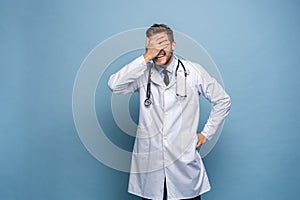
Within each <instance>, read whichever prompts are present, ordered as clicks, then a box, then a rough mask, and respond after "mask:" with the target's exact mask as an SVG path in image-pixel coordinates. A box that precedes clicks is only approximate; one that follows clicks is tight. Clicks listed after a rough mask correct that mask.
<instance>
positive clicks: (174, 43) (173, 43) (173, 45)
mask: <svg viewBox="0 0 300 200" xmlns="http://www.w3.org/2000/svg"><path fill="white" fill-rule="evenodd" d="M175 49H176V42H172V51H175Z"/></svg>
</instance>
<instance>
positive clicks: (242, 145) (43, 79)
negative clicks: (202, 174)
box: [0, 0, 300, 200]
mask: <svg viewBox="0 0 300 200" xmlns="http://www.w3.org/2000/svg"><path fill="white" fill-rule="evenodd" d="M299 11H300V4H299V2H298V1H296V0H278V1H271V0H248V1H238V0H228V1H215V0H212V1H208V0H207V1H204V0H199V1H196V0H195V1H192V0H191V1H144V0H131V1H121V0H118V1H117V0H112V1H96V0H95V1H89V0H88V1H73V0H63V1H59V0H51V1H38V0H27V1H16V0H6V1H5V0H2V1H1V2H0V34H1V35H0V36H1V37H0V58H1V59H0V66H1V72H0V92H1V93H0V113H1V116H0V134H1V136H0V199H3V200H12V199H25V200H27V199H28V200H35V199H38V200H40V199H55V200H65V199H72V200H76V199H80V200H81V199H84V200H96V199H97V200H98V199H108V200H115V199H122V200H123V199H133V200H136V199H139V198H137V197H135V196H133V195H130V194H128V193H127V181H128V174H127V173H122V172H118V171H115V170H113V169H110V168H108V167H106V166H104V165H103V164H101V163H100V162H98V161H97V160H96V159H94V158H93V157H92V156H91V155H90V154H89V153H88V152H87V150H86V149H85V147H84V146H83V145H82V143H81V141H80V139H79V137H78V135H77V132H76V129H75V126H74V122H73V117H72V107H71V105H72V89H73V83H74V80H75V76H76V73H77V70H78V69H79V66H80V64H81V63H82V62H83V60H84V58H85V57H86V56H87V55H88V53H89V52H90V51H91V50H92V49H93V48H94V47H95V46H96V45H98V44H99V43H100V42H102V41H104V40H105V39H107V38H108V37H110V36H112V35H114V34H117V33H119V32H121V31H125V30H128V29H132V28H140V27H147V26H149V25H151V24H153V23H155V22H162V23H167V24H168V25H169V26H171V27H172V28H173V29H175V30H177V31H180V32H183V33H185V34H187V35H189V36H190V37H192V38H193V39H195V40H196V41H197V42H198V43H200V44H201V45H203V46H204V48H205V49H206V50H207V51H208V52H209V54H210V55H211V57H212V58H213V60H214V61H215V63H216V64H217V66H218V68H219V70H220V72H221V74H222V77H223V81H224V83H225V87H226V90H227V91H228V93H229V94H230V96H231V97H232V110H231V113H230V115H229V117H228V118H227V121H226V124H225V126H224V129H223V133H222V135H221V137H220V139H219V141H218V143H217V145H216V146H215V148H214V149H213V151H212V152H211V153H210V154H209V155H208V156H207V157H206V158H205V159H204V162H205V165H206V168H207V170H208V174H209V177H210V180H211V184H212V191H211V192H209V193H207V194H205V195H204V196H203V199H207V200H208V199H210V200H212V199H214V200H220V199H222V200H226V199H227V200H229V199H230V200H232V199H234V200H240V199H245V200H248V199H249V200H250V199H251V200H252V199H263V200H266V199H270V200H271V199H272V200H275V199H276V200H277V199H278V200H279V199H299V195H300V190H299V182H300V170H299V169H300V148H299V141H300V131H299V129H300V123H299V120H300V106H299V98H300V94H299V92H300V91H299V90H300V89H299V85H300V79H299V75H300V68H299V57H300V48H299V44H300V38H299V35H300V16H299ZM108 51H113V48H112V49H108ZM107 78H108V73H107V74H106V75H105V77H103V80H101V82H100V85H99V90H98V92H101V90H102V91H103V93H107V94H109V92H108V89H107V87H106V84H105V80H107ZM97 102H98V103H99V105H97V106H98V107H97V109H98V111H99V112H101V108H102V107H103V105H102V104H101V102H102V101H101V100H98V101H97ZM101 105H102V106H101ZM98 114H99V113H98ZM104 114H105V115H106V114H107V115H111V113H110V112H108V111H105V112H104ZM132 114H133V115H136V113H135V111H134V112H133V113H132ZM106 126H107V127H113V126H115V124H113V123H111V124H106ZM112 129H114V128H112ZM113 132H114V131H113ZM113 132H112V133H111V134H114V133H113ZM118 135H121V134H118ZM111 137H112V140H114V142H116V143H119V144H118V145H120V146H121V147H123V148H129V149H130V147H131V145H132V141H133V139H132V138H131V139H130V138H129V139H128V140H125V141H124V138H123V136H120V137H114V136H111Z"/></svg>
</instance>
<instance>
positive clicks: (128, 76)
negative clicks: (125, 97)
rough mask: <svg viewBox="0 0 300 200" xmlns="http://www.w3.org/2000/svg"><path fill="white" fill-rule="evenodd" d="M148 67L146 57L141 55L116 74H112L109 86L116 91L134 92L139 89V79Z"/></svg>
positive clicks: (123, 92)
mask: <svg viewBox="0 0 300 200" xmlns="http://www.w3.org/2000/svg"><path fill="white" fill-rule="evenodd" d="M146 69H147V63H146V61H145V58H144V57H143V56H140V57H138V58H136V59H135V60H134V61H132V62H131V63H129V64H127V65H126V66H124V67H123V68H122V69H120V70H119V71H118V72H116V73H115V74H112V75H111V76H110V78H109V81H108V87H109V88H110V89H111V90H112V91H113V92H115V93H122V94H126V93H131V92H134V91H136V90H137V89H138V83H137V79H138V78H139V77H141V76H142V75H143V74H144V72H145V71H146Z"/></svg>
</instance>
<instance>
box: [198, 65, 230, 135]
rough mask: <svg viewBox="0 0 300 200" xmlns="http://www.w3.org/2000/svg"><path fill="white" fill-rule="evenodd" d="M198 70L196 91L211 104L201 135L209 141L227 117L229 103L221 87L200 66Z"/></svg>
mask: <svg viewBox="0 0 300 200" xmlns="http://www.w3.org/2000/svg"><path fill="white" fill-rule="evenodd" d="M197 69H198V72H199V74H198V85H197V86H198V91H199V92H200V93H201V94H202V95H203V96H204V97H205V98H206V99H207V100H209V101H210V102H211V104H212V108H211V111H210V115H209V118H208V120H207V121H206V123H205V125H204V128H203V130H202V132H201V133H202V134H203V135H204V136H205V137H206V138H207V139H208V140H211V139H212V137H213V135H214V134H215V133H216V132H217V130H218V128H219V127H220V126H221V125H222V123H223V121H224V119H225V117H226V116H227V115H228V113H229V110H230V107H231V101H230V97H229V95H228V94H227V93H226V92H225V90H224V89H223V87H222V86H221V85H220V84H219V83H218V82H217V81H216V79H214V78H213V77H211V76H210V75H209V74H208V73H207V72H206V71H205V70H204V69H203V68H202V67H201V66H197Z"/></svg>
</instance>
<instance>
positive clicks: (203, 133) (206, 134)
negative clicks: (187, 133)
mask: <svg viewBox="0 0 300 200" xmlns="http://www.w3.org/2000/svg"><path fill="white" fill-rule="evenodd" d="M201 134H202V135H204V137H206V139H208V140H211V139H212V136H211V135H210V134H209V133H208V131H207V130H205V128H204V129H203V130H202V132H201Z"/></svg>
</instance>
